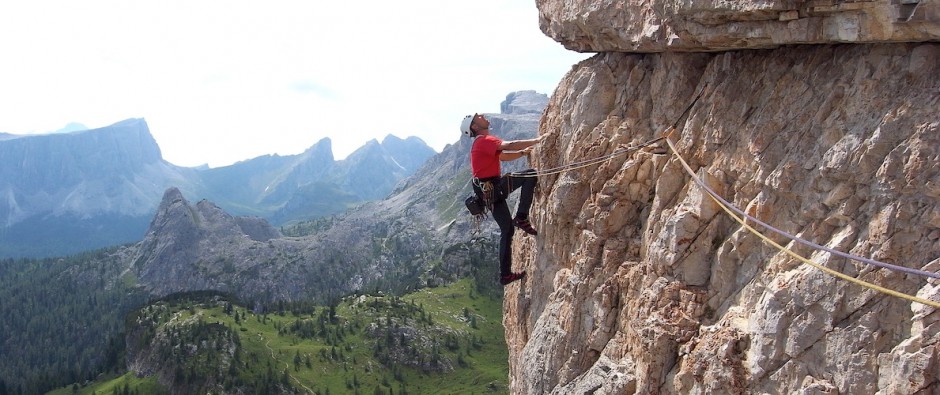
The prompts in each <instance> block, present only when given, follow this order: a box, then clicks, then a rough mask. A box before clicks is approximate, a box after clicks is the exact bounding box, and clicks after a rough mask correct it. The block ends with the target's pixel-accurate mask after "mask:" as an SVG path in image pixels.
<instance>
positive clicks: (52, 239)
mask: <svg viewBox="0 0 940 395" xmlns="http://www.w3.org/2000/svg"><path fill="white" fill-rule="evenodd" d="M193 175H194V172H193V171H192V170H191V169H184V168H179V167H176V166H173V165H171V164H169V163H167V162H165V161H164V160H163V159H162V157H161V154H160V148H159V147H158V146H157V143H156V141H154V139H153V137H152V136H151V134H150V130H149V129H148V127H147V123H146V122H144V120H143V119H129V120H126V121H123V122H119V123H116V124H114V125H111V126H107V127H103V128H99V129H92V130H85V131H79V132H71V133H60V134H53V135H38V136H8V138H6V139H3V140H0V256H51V255H55V254H66V253H74V252H78V251H81V250H85V249H93V248H100V247H104V246H109V245H116V244H121V243H127V242H131V241H135V240H140V237H141V235H142V234H143V232H144V230H145V229H146V224H147V221H148V219H149V218H150V216H151V214H152V213H153V209H154V206H155V205H156V203H157V202H158V201H159V197H160V195H161V194H162V193H163V190H164V189H165V188H166V187H168V186H169V185H171V184H175V185H177V186H179V187H180V188H183V189H187V190H188V189H190V188H189V187H190V185H191V184H189V183H185V182H183V180H187V179H192V178H193Z"/></svg>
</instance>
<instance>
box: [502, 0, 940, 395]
mask: <svg viewBox="0 0 940 395" xmlns="http://www.w3.org/2000/svg"><path fill="white" fill-rule="evenodd" d="M754 3H755V4H756V2H754ZM765 3H767V2H761V3H760V4H765ZM814 3H818V2H814ZM837 3H839V4H849V3H847V2H846V3H842V2H837ZM545 4H546V3H544V2H540V6H541V7H542V8H541V12H542V14H543V18H544V15H545V14H546V13H547V11H546V8H544V7H546V5H545ZM565 4H574V3H571V2H567V3H565ZM920 6H932V4H931V3H926V2H921V4H920ZM615 8H616V7H613V6H611V7H608V9H604V7H602V6H597V5H595V6H592V7H587V6H585V8H584V9H579V10H574V9H573V10H569V13H570V14H571V15H580V16H581V17H584V15H591V14H594V13H611V14H608V15H613V16H618V18H627V16H623V15H624V14H632V13H637V12H640V11H638V9H642V7H639V6H637V7H634V8H632V9H626V8H622V9H616V10H615ZM615 11H616V12H615ZM551 12H556V11H551ZM618 12H619V13H618ZM557 17H559V18H561V19H564V18H565V16H564V15H558V16H557ZM618 18H614V17H611V18H610V19H611V20H613V21H618V20H620V19H618ZM935 28H936V27H930V29H935ZM925 29H926V28H925ZM751 30H754V29H751ZM601 33H602V32H600V31H598V30H597V29H594V30H590V29H586V32H582V31H580V30H579V29H577V28H570V29H568V30H566V33H564V34H568V36H567V37H574V36H575V35H576V34H585V35H591V34H598V35H599V34H601ZM559 34H561V33H559ZM562 41H564V40H562ZM687 41H688V40H687ZM630 43H631V42H630V40H629V39H622V40H621V41H619V44H620V45H621V46H623V45H628V44H630ZM568 44H570V41H568V42H566V45H568ZM667 44H668V43H666V42H661V43H660V45H661V48H665V47H666V46H667ZM602 47H605V48H607V49H606V50H609V49H610V48H609V46H608V45H607V44H605V45H603V46H602ZM621 48H625V47H621ZM703 49H711V48H703ZM937 75H940V44H936V43H909V44H857V45H812V46H810V45H807V46H792V47H783V48H778V49H772V50H749V51H735V52H723V53H675V52H670V53H663V54H628V53H612V52H608V53H601V54H598V55H596V56H594V57H592V58H590V59H588V60H585V61H583V62H581V63H580V64H578V65H577V66H576V67H575V68H574V69H573V70H572V71H571V72H570V73H569V74H568V75H567V76H566V77H565V78H564V79H563V81H562V82H561V84H560V85H559V87H558V89H557V90H556V92H555V93H554V94H553V96H552V99H551V101H550V103H549V106H548V108H547V110H546V112H545V115H544V118H543V120H542V123H541V125H540V134H544V135H547V136H546V138H545V140H544V141H543V143H542V144H540V146H539V149H538V150H537V152H536V165H537V167H538V168H543V169H544V168H552V167H556V166H559V165H562V164H566V163H574V162H579V161H583V160H587V159H591V158H596V157H600V156H603V155H606V154H610V153H612V152H614V151H616V150H617V149H618V147H626V146H631V145H637V144H640V143H642V142H644V141H648V140H650V139H653V138H655V137H659V136H661V133H662V132H663V131H665V130H667V129H668V128H669V127H670V126H671V125H672V124H673V123H677V124H678V127H677V130H676V131H675V132H674V133H673V134H671V136H670V138H671V141H672V142H674V143H675V144H676V146H677V149H678V153H679V154H680V155H681V156H682V157H683V158H684V159H685V160H686V161H688V162H689V163H690V165H691V167H692V169H693V170H694V171H695V173H696V174H697V176H698V177H701V178H702V179H704V182H705V183H706V184H707V185H708V186H710V187H711V188H713V189H714V190H715V191H716V192H717V193H719V194H720V195H721V196H723V197H724V198H725V199H727V200H729V201H730V202H731V203H733V204H734V205H735V206H736V207H739V208H741V209H743V210H745V211H746V212H747V213H749V214H750V215H752V216H754V217H757V218H758V219H760V220H761V221H764V222H766V223H769V224H771V225H773V226H775V227H777V228H780V229H781V230H784V231H786V232H789V233H791V234H795V235H797V236H799V237H802V238H805V239H808V240H810V241H812V242H815V243H818V244H821V245H824V246H828V247H831V248H834V249H837V250H841V251H845V252H849V253H852V254H855V255H859V256H862V257H868V258H872V259H877V260H879V261H883V262H888V263H892V264H896V265H901V266H905V267H910V268H916V269H922V270H925V271H928V272H933V273H937V272H940V259H938V257H940V214H938V213H940V169H938V168H937V167H936V166H935V164H936V163H937V161H938V159H940V115H938V112H937V109H938V108H940V80H938V79H937ZM699 92H701V96H700V98H699V99H698V101H696V102H695V105H694V106H692V107H691V109H690V111H689V112H688V113H686V114H683V110H685V108H686V107H687V106H688V105H689V104H690V103H691V102H693V99H694V98H695V97H696V96H697V95H698V94H699ZM680 117H681V118H680ZM536 191H537V192H536V200H535V203H534V205H533V219H534V221H535V226H536V228H538V229H539V231H540V234H539V237H537V238H534V239H533V238H525V237H520V238H518V239H517V240H516V243H517V244H514V246H516V248H515V256H514V262H517V263H516V265H517V267H516V269H525V270H528V272H529V278H527V279H526V280H524V281H522V282H521V283H520V284H518V285H511V286H509V287H507V290H506V299H505V304H504V324H505V326H506V334H507V343H508V344H509V346H510V366H511V368H510V369H511V372H510V375H511V379H512V384H511V387H512V393H519V394H548V393H553V394H572V393H578V394H581V393H593V394H623V393H644V394H653V393H663V394H680V393H681V394H687V393H692V394H704V393H734V394H737V393H850V394H854V393H882V394H896V393H921V394H929V393H937V392H938V391H940V382H938V373H937V372H938V371H937V366H940V312H937V309H935V308H934V307H930V306H926V305H923V304H920V303H912V302H911V301H909V300H906V299H902V298H899V297H895V296H889V295H886V294H884V293H882V292H879V291H877V290H873V289H871V288H866V287H863V286H860V285H857V284H854V283H850V282H848V281H844V280H842V279H839V278H836V277H834V276H831V275H829V274H826V273H824V272H822V271H820V270H818V269H816V268H813V267H811V266H809V265H807V264H804V263H802V262H800V261H799V260H797V259H795V258H793V257H791V256H789V255H786V254H784V253H783V252H781V251H779V250H778V249H776V248H774V247H773V246H771V245H770V244H768V243H767V242H765V241H764V240H762V239H760V238H759V237H757V236H756V235H754V234H752V233H751V232H749V231H748V230H746V228H744V227H743V226H741V225H740V224H739V223H737V222H735V221H733V220H732V219H731V218H730V217H729V216H728V215H727V214H726V213H725V212H724V211H723V210H722V209H721V208H720V207H719V206H718V205H717V204H716V203H715V202H714V201H713V200H711V199H710V198H709V197H708V196H707V195H706V194H705V192H704V191H703V190H702V188H701V187H699V186H698V185H697V184H695V183H694V182H693V181H692V180H691V178H690V176H689V175H688V174H687V173H686V172H685V171H684V170H683V168H682V167H681V166H680V164H679V162H678V159H677V157H676V156H675V155H672V154H671V153H669V154H666V155H655V154H653V153H652V152H650V151H649V150H639V151H633V152H631V153H629V154H625V155H620V156H617V157H614V158H611V159H610V160H607V161H604V162H602V163H600V164H597V165H593V166H590V167H588V168H585V169H580V170H575V171H570V172H565V173H562V174H558V175H554V176H545V177H542V178H540V183H539V187H538V189H537V190H536ZM749 225H755V224H754V223H753V222H749ZM754 227H755V229H757V230H759V231H762V232H764V233H767V234H768V235H769V238H770V239H771V240H773V241H775V242H777V243H780V244H782V245H783V246H786V247H789V248H791V249H792V250H794V252H796V253H797V254H799V255H801V256H805V257H807V258H809V259H811V260H812V261H814V262H816V263H818V264H820V265H823V266H825V267H826V268H829V269H831V270H835V271H838V272H841V273H845V274H846V275H848V276H850V277H854V278H857V279H860V280H864V281H867V282H870V283H874V284H876V285H878V286H880V287H884V288H887V289H890V290H894V291H898V292H902V293H905V294H908V295H916V296H917V297H920V298H924V299H929V300H933V301H940V285H938V284H940V283H938V281H937V280H936V279H927V278H925V277H923V276H919V275H914V274H905V273H901V272H898V271H894V270H889V269H882V268H878V267H874V266H871V265H868V264H865V263H860V262H856V261H853V260H847V259H844V258H841V257H838V256H835V255H833V254H830V253H826V252H820V251H816V250H814V249H812V248H809V247H805V246H802V245H799V244H796V243H794V242H791V241H790V240H789V239H786V238H784V237H782V236H778V235H775V234H773V233H770V232H768V231H767V230H766V229H764V228H763V227H760V226H756V225H755V226H754Z"/></svg>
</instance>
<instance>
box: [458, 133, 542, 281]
mask: <svg viewBox="0 0 940 395" xmlns="http://www.w3.org/2000/svg"><path fill="white" fill-rule="evenodd" d="M460 131H461V132H462V133H463V134H465V135H467V136H470V137H471V138H473V139H474V140H473V146H472V147H471V148H470V169H471V170H472V172H473V191H474V193H475V194H476V195H477V197H478V198H479V199H481V200H482V201H483V202H484V204H485V205H486V207H487V208H488V209H489V210H490V212H492V213H493V219H495V220H496V223H497V224H499V232H500V234H499V274H500V277H499V282H500V284H503V285H507V284H509V283H511V282H513V281H516V280H521V279H523V278H525V275H526V273H525V271H521V272H513V271H512V235H513V231H514V230H515V229H514V227H517V228H519V229H522V230H523V231H524V232H525V233H527V234H530V235H533V236H534V235H537V234H538V232H536V230H535V228H533V227H532V224H531V223H530V222H529V207H530V206H532V194H533V192H534V191H535V184H536V178H535V170H533V169H528V170H525V171H522V172H518V173H509V174H506V175H501V174H502V173H501V169H500V161H511V160H516V159H519V158H521V157H523V156H526V155H528V154H529V153H530V152H531V151H532V146H534V145H535V144H538V143H539V141H541V140H542V137H541V136H540V137H538V138H534V139H529V140H513V141H503V140H501V139H500V138H498V137H496V136H493V135H491V134H490V121H489V120H487V119H486V117H485V116H483V115H482V114H473V115H467V116H466V117H464V119H463V122H461V123H460ZM519 188H521V189H522V191H521V192H520V195H519V206H518V207H517V208H516V216H515V218H512V219H510V213H509V206H508V205H507V204H506V198H507V197H508V196H509V194H510V193H512V192H513V191H515V190H516V189H519Z"/></svg>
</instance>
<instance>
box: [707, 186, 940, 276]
mask: <svg viewBox="0 0 940 395" xmlns="http://www.w3.org/2000/svg"><path fill="white" fill-rule="evenodd" d="M692 179H694V180H695V182H696V183H697V184H698V185H699V186H701V187H702V188H704V189H705V191H707V192H708V193H709V194H710V195H712V196H713V197H715V198H716V199H718V200H720V201H721V202H722V203H724V205H725V206H728V208H730V209H731V210H732V211H734V212H736V213H738V214H739V215H741V216H743V217H744V218H747V219H749V220H751V221H754V222H756V223H758V224H760V225H761V226H763V227H765V228H767V229H770V230H771V231H773V232H774V233H777V234H779V235H782V236H784V237H787V238H788V239H790V240H793V241H795V242H797V243H800V244H803V245H807V246H810V247H813V248H815V249H818V250H823V251H826V252H829V253H832V254H835V255H838V256H841V257H843V258H847V259H852V260H856V261H860V262H864V263H867V264H869V265H874V266H878V267H881V268H885V269H891V270H897V271H901V272H905V273H908V274H917V275H921V276H927V277H933V278H940V274H938V273H934V272H928V271H925V270H919V269H912V268H909V267H904V266H897V265H892V264H890V263H884V262H880V261H876V260H874V259H869V258H864V257H860V256H856V255H852V254H846V253H844V252H842V251H839V250H834V249H832V248H829V247H826V246H821V245H819V244H816V243H813V242H811V241H808V240H804V239H801V238H799V237H796V236H794V235H791V234H789V233H787V232H784V231H782V230H780V229H777V228H775V227H773V226H770V225H768V224H766V223H764V222H763V221H761V220H759V219H757V218H754V217H752V216H750V215H747V213H745V212H744V211H742V210H741V209H739V208H737V207H735V206H734V205H733V204H731V203H730V202H728V201H727V200H725V199H724V198H722V197H721V196H720V195H718V193H716V192H715V191H713V190H712V189H711V188H709V187H708V185H705V183H704V182H703V181H702V180H701V179H699V178H698V177H697V176H696V175H694V174H693V175H692Z"/></svg>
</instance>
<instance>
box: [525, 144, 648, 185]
mask: <svg viewBox="0 0 940 395" xmlns="http://www.w3.org/2000/svg"><path fill="white" fill-rule="evenodd" d="M662 139H663V137H657V138H655V139H652V140H649V141H646V142H644V143H642V144H640V145H638V146H635V147H627V148H623V149H620V150H617V151H614V152H612V153H610V154H607V155H604V156H600V157H597V158H592V159H587V160H584V161H581V162H575V163H570V164H567V165H562V166H558V167H554V168H550V169H545V170H541V171H537V172H535V173H522V174H513V175H512V176H513V177H542V176H551V175H555V174H561V173H565V172H569V171H573V170H579V169H583V168H585V167H589V166H594V165H596V164H598V163H602V162H605V161H608V160H611V159H613V158H615V157H618V156H620V155H626V154H629V153H631V152H636V151H639V150H641V149H643V148H646V147H649V146H651V145H653V144H656V142H658V141H659V140H662Z"/></svg>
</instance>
